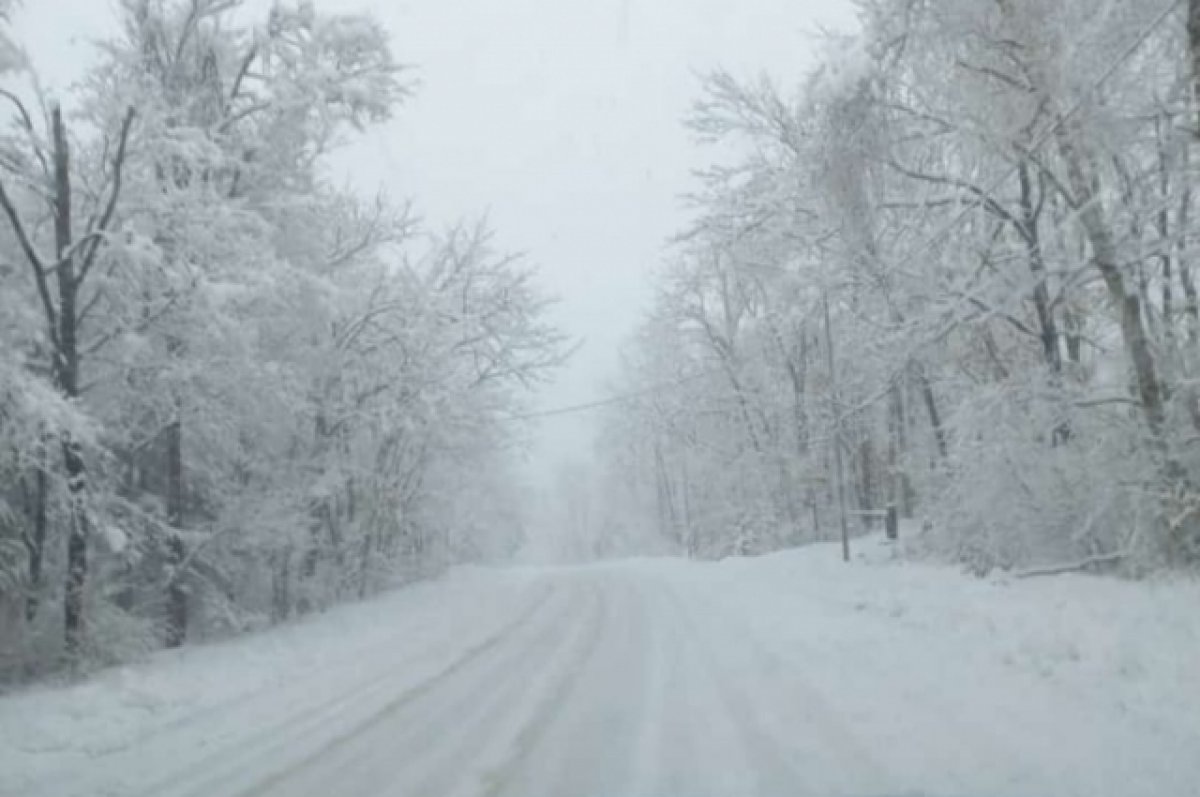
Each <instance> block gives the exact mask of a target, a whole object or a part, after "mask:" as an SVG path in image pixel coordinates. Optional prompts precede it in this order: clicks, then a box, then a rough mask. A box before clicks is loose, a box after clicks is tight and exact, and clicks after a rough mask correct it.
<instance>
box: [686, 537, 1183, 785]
mask: <svg viewBox="0 0 1200 797" xmlns="http://www.w3.org/2000/svg"><path fill="white" fill-rule="evenodd" d="M853 549H854V555H853V561H852V562H851V563H850V564H848V565H847V564H845V563H843V562H842V561H841V551H840V547H839V546H838V545H816V546H811V547H808V548H803V549H799V550H792V551H785V552H781V553H776V554H772V555H768V556H763V557H759V558H756V559H728V560H725V561H722V562H718V563H713V564H710V565H707V566H705V567H702V568H698V569H692V570H680V571H678V572H677V573H676V577H677V578H678V579H681V580H682V581H683V582H685V583H686V582H692V581H693V580H694V581H695V582H697V584H695V585H693V586H696V585H698V584H703V594H704V595H705V596H709V597H707V598H706V600H707V601H708V602H709V603H710V605H711V607H712V609H713V610H714V611H727V612H728V613H729V614H730V616H735V617H743V618H749V620H748V623H747V625H748V626H749V627H748V628H747V633H748V634H749V635H750V636H751V637H754V638H756V641H757V642H758V643H759V644H761V645H762V646H763V647H764V648H767V649H769V650H770V651H771V652H772V653H773V654H774V655H776V656H778V657H779V659H780V660H783V661H786V662H787V663H788V664H789V665H792V666H795V668H796V672H797V673H799V674H800V675H801V677H803V678H805V679H807V680H808V682H809V683H810V684H812V685H813V686H815V687H816V688H817V689H818V690H820V691H821V692H822V693H824V694H827V695H830V696H831V697H832V698H833V699H834V700H835V701H836V703H837V704H838V707H839V709H840V710H841V711H842V712H843V713H844V714H845V715H846V716H847V717H851V718H853V717H858V718H859V721H858V722H855V723H854V725H855V732H856V733H857V734H858V735H859V736H860V738H863V739H865V740H867V741H868V743H869V744H870V745H871V748H872V749H874V750H879V751H883V750H885V749H887V748H888V747H889V746H897V745H898V746H900V747H901V748H904V747H906V746H907V747H911V746H912V741H911V739H912V738H914V737H915V738H920V739H924V740H925V741H924V742H923V743H921V744H920V745H919V746H918V748H917V749H918V750H924V751H925V752H924V753H917V754H916V755H914V756H911V758H912V759H914V760H911V761H909V762H906V763H907V764H910V765H911V766H912V769H911V770H910V771H909V773H908V774H909V775H910V776H911V777H912V778H913V782H914V783H919V784H922V785H923V786H924V785H927V784H929V783H937V782H938V778H939V777H944V776H946V775H947V774H950V771H951V770H952V769H953V768H954V767H955V766H958V765H959V764H958V763H957V762H955V761H947V760H946V759H944V758H942V759H938V758H937V757H936V756H933V755H932V751H933V750H947V749H953V747H954V742H955V739H954V738H952V737H953V736H954V735H955V734H960V735H961V736H962V737H963V738H975V737H978V736H985V737H988V738H989V739H990V740H991V742H990V744H991V749H990V750H988V751H985V752H984V754H983V755H982V756H981V757H980V760H977V761H971V762H970V764H969V766H968V767H967V770H965V771H964V773H963V774H962V775H961V777H962V783H964V784H969V785H973V786H975V787H978V786H979V784H980V783H987V782H988V781H987V780H986V777H987V776H986V774H985V772H986V770H988V769H989V768H994V772H993V773H992V775H993V776H994V782H993V783H992V785H994V786H995V788H996V789H998V790H999V791H998V792H997V793H1004V794H1007V793H1022V792H1021V789H1024V788H1031V787H1033V786H1035V785H1037V784H1042V785H1043V786H1044V784H1046V783H1051V782H1054V779H1055V778H1058V779H1059V782H1058V785H1059V787H1060V788H1061V789H1063V790H1064V791H1062V792H1061V793H1075V792H1079V791H1080V786H1081V785H1083V786H1086V788H1090V789H1091V790H1092V791H1091V792H1090V793H1094V794H1108V793H1112V784H1114V783H1128V777H1129V772H1130V769H1131V768H1135V771H1137V772H1139V773H1144V778H1143V782H1144V784H1145V785H1146V786H1147V787H1148V788H1147V791H1146V792H1144V793H1148V794H1149V793H1162V794H1167V793H1172V794H1183V793H1191V792H1192V790H1194V788H1195V783H1194V782H1193V781H1189V780H1188V778H1194V777H1196V776H1197V775H1200V766H1197V764H1200V759H1196V757H1195V750H1198V749H1200V667H1197V662H1200V611H1198V608H1197V607H1200V583H1197V581H1196V580H1194V579H1184V578H1173V579H1165V580H1151V581H1144V582H1130V581H1121V580H1117V579H1114V578H1102V577H1096V576H1088V575H1080V574H1065V575H1058V576H1046V577H1038V578H1030V579H1012V578H1008V577H996V578H990V579H979V578H976V577H973V576H971V575H968V574H965V573H963V572H962V571H960V570H958V569H956V568H953V567H947V566H940V565H936V564H929V563H924V562H917V561H909V560H906V558H905V556H904V553H903V548H902V547H897V546H892V545H889V544H888V543H886V542H884V541H883V540H881V539H877V538H867V539H862V540H858V541H856V542H855V544H854V546H853ZM693 594H701V593H698V592H695V591H693ZM936 716H940V717H942V720H941V721H940V722H938V723H928V722H926V721H925V720H926V719H928V718H929V717H936ZM1039 748H1049V749H1052V750H1054V756H1055V757H1056V758H1055V759H1041V766H1042V767H1043V769H1042V771H1039V772H1032V771H1031V772H1015V771H1014V767H1013V764H1012V763H1011V762H1014V761H1037V760H1039V759H1038V755H1037V753H1036V750H1038V749H1039ZM979 752H980V751H978V750H975V749H967V750H963V751H962V753H963V755H964V756H969V757H975V756H976V755H978V754H979ZM882 755H884V756H885V757H886V755H887V754H886V753H882ZM922 757H927V760H925V761H920V760H917V759H920V758H922ZM1047 761H1049V763H1047ZM998 762H999V763H998ZM1193 762H1195V763H1193ZM891 763H892V764H893V766H894V767H895V766H896V762H894V761H893V762H891ZM904 765H905V764H904V763H901V764H900V766H904ZM1005 766H1007V767H1008V770H1005V769H1004V767H1005ZM922 767H924V769H922ZM968 771H969V772H970V774H966V773H967V772H968ZM1009 777H1012V778H1017V777H1028V778H1029V780H1027V781H1020V780H1012V781H1007V780H1004V779H1005V778H1009ZM1189 784H1190V785H1189ZM1014 790H1015V791H1014ZM1085 791H1086V789H1085Z"/></svg>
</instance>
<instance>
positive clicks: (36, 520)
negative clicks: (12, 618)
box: [25, 451, 48, 623]
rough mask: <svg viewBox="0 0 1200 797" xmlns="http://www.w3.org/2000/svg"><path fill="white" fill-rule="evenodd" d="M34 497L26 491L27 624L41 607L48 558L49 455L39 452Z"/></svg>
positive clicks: (34, 480)
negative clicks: (44, 568) (43, 580)
mask: <svg viewBox="0 0 1200 797" xmlns="http://www.w3.org/2000/svg"><path fill="white" fill-rule="evenodd" d="M33 484H34V488H33V494H32V495H29V494H28V492H26V499H25V500H26V503H25V513H26V520H27V522H28V523H29V525H30V530H29V531H28V532H27V533H26V537H25V548H26V550H27V552H28V554H29V595H28V596H27V597H26V599H25V621H26V622H28V623H32V622H33V621H34V620H35V619H36V618H37V613H38V608H39V607H40V605H41V597H42V595H41V593H42V564H43V562H44V561H45V558H46V499H47V497H48V495H47V485H46V453H45V451H39V452H38V463H37V468H36V470H35V471H34V475H33Z"/></svg>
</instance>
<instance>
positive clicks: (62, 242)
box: [51, 107, 91, 658]
mask: <svg viewBox="0 0 1200 797" xmlns="http://www.w3.org/2000/svg"><path fill="white" fill-rule="evenodd" d="M51 123H52V125H53V128H52V132H53V136H54V197H53V204H54V248H55V254H56V257H57V261H58V262H57V272H56V275H57V279H58V322H59V323H58V351H57V353H56V354H57V360H58V361H57V363H56V369H55V371H56V373H57V375H58V382H59V387H60V388H61V389H62V392H63V394H64V395H66V397H67V398H68V399H76V398H78V397H79V345H78V332H79V330H78V313H77V310H76V302H77V299H78V289H79V283H78V281H77V278H76V269H75V258H74V254H73V253H72V251H71V244H72V225H71V155H70V147H69V145H68V143H67V133H66V129H65V127H64V126H63V119H62V110H61V109H60V108H58V107H55V108H54V109H53V111H52V112H51ZM62 450H63V465H64V467H65V469H66V472H67V491H68V494H69V496H68V499H69V500H68V506H69V512H70V518H71V525H70V529H69V531H68V536H67V581H66V591H65V594H64V599H63V632H64V638H65V640H66V646H67V655H68V656H70V657H71V658H75V657H76V656H77V655H78V653H79V648H80V644H81V642H82V638H83V633H84V607H83V598H84V595H83V593H84V586H85V584H86V583H87V573H88V538H89V537H90V536H91V535H90V529H89V522H88V517H87V508H86V506H85V500H86V497H87V468H86V467H85V466H84V461H83V450H82V448H81V447H80V445H79V443H78V442H76V441H74V440H71V439H69V438H68V439H65V440H64V441H63V444H62Z"/></svg>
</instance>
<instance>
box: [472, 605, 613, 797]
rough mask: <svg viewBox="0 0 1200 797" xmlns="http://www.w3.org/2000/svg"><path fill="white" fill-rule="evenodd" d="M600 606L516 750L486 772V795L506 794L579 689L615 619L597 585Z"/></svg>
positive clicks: (520, 734) (519, 735)
mask: <svg viewBox="0 0 1200 797" xmlns="http://www.w3.org/2000/svg"><path fill="white" fill-rule="evenodd" d="M594 589H596V592H597V594H598V595H599V596H600V597H599V599H598V606H599V610H598V611H597V612H596V613H595V615H594V616H593V619H592V621H591V622H590V623H588V625H587V626H586V628H587V632H585V633H584V644H583V646H582V648H581V649H580V651H579V653H578V655H577V656H575V657H574V659H573V660H572V662H571V665H570V666H569V667H567V668H566V669H565V670H564V671H563V673H562V674H561V676H560V678H559V679H558V681H557V682H556V683H555V684H554V685H553V686H552V687H551V688H549V689H546V690H545V692H544V693H543V694H542V697H541V699H540V700H539V701H538V703H537V704H536V705H535V706H534V707H533V710H532V712H531V713H530V716H529V718H528V719H527V720H526V721H525V723H524V725H523V726H522V727H521V729H520V730H519V731H518V732H517V734H516V736H515V738H514V739H513V740H512V743H511V744H512V751H511V752H510V753H509V754H508V757H507V758H506V759H505V760H503V761H502V762H501V763H500V764H498V765H496V766H494V767H492V768H491V769H490V770H489V771H488V772H486V773H485V774H484V776H483V778H482V780H481V784H482V786H483V789H482V795H483V797H500V796H501V795H503V794H506V793H507V791H508V789H509V788H510V787H511V786H512V785H513V781H514V779H515V778H517V777H518V776H519V775H520V774H521V770H522V768H523V767H524V766H525V765H526V764H527V763H528V761H529V758H530V756H531V755H532V754H533V752H534V750H535V749H536V748H537V746H538V744H539V742H541V741H542V739H543V738H545V735H546V732H547V731H548V730H549V729H550V727H551V726H552V724H553V721H554V719H555V718H556V717H557V716H559V714H560V713H561V712H562V711H563V709H564V707H565V705H566V704H567V702H568V701H569V700H570V698H571V695H572V693H573V692H574V691H575V690H576V689H577V687H578V685H579V681H580V677H581V675H582V674H583V671H584V669H585V667H586V666H587V664H588V662H589V661H590V660H591V659H592V657H593V656H595V654H596V650H597V648H598V647H599V646H600V644H601V642H602V641H603V639H604V638H605V633H604V631H605V629H606V628H607V627H608V625H609V623H611V622H612V609H611V606H610V605H609V602H608V598H607V594H606V593H607V590H606V589H604V588H602V587H601V588H595V587H594Z"/></svg>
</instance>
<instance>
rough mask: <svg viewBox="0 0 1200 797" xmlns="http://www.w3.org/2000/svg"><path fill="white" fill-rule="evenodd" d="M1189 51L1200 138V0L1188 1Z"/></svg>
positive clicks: (1198, 135)
mask: <svg viewBox="0 0 1200 797" xmlns="http://www.w3.org/2000/svg"><path fill="white" fill-rule="evenodd" d="M1187 35H1188V50H1189V51H1190V54H1191V62H1192V100H1193V102H1195V103H1196V114H1197V116H1196V129H1195V131H1194V135H1195V136H1196V137H1197V138H1200V0H1188V18H1187Z"/></svg>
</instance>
